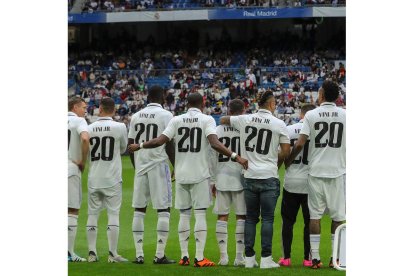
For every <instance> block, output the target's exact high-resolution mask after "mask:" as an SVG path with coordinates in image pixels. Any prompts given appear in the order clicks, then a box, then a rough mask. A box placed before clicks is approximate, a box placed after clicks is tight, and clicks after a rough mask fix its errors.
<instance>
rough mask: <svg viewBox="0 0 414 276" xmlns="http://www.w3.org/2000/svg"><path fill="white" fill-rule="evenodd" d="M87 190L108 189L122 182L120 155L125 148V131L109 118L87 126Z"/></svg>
mask: <svg viewBox="0 0 414 276" xmlns="http://www.w3.org/2000/svg"><path fill="white" fill-rule="evenodd" d="M89 136H90V138H89V175H88V187H89V188H94V189H97V188H109V187H112V186H114V185H116V184H118V183H119V182H121V181H122V161H121V154H122V153H124V152H125V150H126V147H127V129H126V126H125V124H123V123H118V122H115V121H114V120H112V118H110V117H99V118H98V120H97V121H96V122H94V123H93V124H90V125H89Z"/></svg>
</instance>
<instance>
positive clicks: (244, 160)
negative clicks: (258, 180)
mask: <svg viewBox="0 0 414 276" xmlns="http://www.w3.org/2000/svg"><path fill="white" fill-rule="evenodd" d="M236 161H237V163H239V164H240V165H242V167H243V169H245V170H247V169H248V164H247V163H248V161H247V159H244V158H242V157H240V156H239V155H237V156H236Z"/></svg>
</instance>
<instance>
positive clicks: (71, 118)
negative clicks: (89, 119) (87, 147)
mask: <svg viewBox="0 0 414 276" xmlns="http://www.w3.org/2000/svg"><path fill="white" fill-rule="evenodd" d="M82 131H88V124H87V123H86V120H85V119H84V118H81V117H78V116H77V115H76V114H75V113H73V112H69V114H68V172H69V176H71V175H76V174H78V173H79V170H78V167H77V166H76V165H75V164H74V163H73V162H77V161H79V160H81V159H82V149H81V139H80V134H81V132H82Z"/></svg>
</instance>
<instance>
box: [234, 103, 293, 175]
mask: <svg viewBox="0 0 414 276" xmlns="http://www.w3.org/2000/svg"><path fill="white" fill-rule="evenodd" d="M230 124H231V126H233V127H235V128H237V129H239V130H240V142H241V156H242V157H243V158H246V159H247V160H248V161H249V168H248V169H247V171H245V173H244V177H246V178H254V179H268V178H271V177H275V178H279V173H278V168H277V154H278V148H279V144H280V143H284V144H289V143H290V140H289V135H288V131H287V128H286V125H285V124H284V123H283V121H282V120H279V119H277V118H276V117H274V116H273V115H272V113H271V112H270V111H268V110H265V109H259V111H258V112H257V113H255V114H249V115H240V116H231V117H230Z"/></svg>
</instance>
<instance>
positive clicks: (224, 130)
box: [212, 125, 243, 191]
mask: <svg viewBox="0 0 414 276" xmlns="http://www.w3.org/2000/svg"><path fill="white" fill-rule="evenodd" d="M216 131H217V137H218V138H219V140H220V142H221V143H223V144H224V146H226V147H227V148H229V149H230V150H231V151H232V152H235V153H237V154H238V155H240V131H239V130H238V129H236V128H235V127H231V126H226V125H219V126H218V127H217V129H216ZM212 151H214V155H213V156H214V161H213V170H212V173H213V174H214V176H212V178H214V180H215V181H216V188H217V190H219V191H241V190H243V185H242V181H243V180H242V178H243V175H242V171H243V167H242V166H241V165H240V164H239V163H237V162H236V161H233V160H231V158H230V157H227V156H225V155H223V154H219V153H218V152H216V151H215V150H213V149H212Z"/></svg>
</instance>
